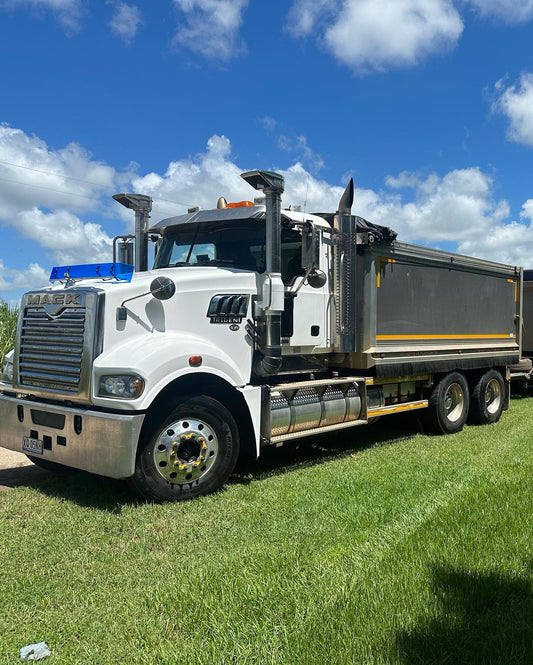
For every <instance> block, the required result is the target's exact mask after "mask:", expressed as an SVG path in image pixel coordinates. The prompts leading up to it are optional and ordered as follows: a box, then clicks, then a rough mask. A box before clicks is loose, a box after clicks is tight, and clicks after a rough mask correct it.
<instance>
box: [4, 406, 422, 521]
mask: <svg viewBox="0 0 533 665" xmlns="http://www.w3.org/2000/svg"><path fill="white" fill-rule="evenodd" d="M413 416H414V414H400V415H399V416H397V417H396V418H394V419H382V420H379V421H377V422H376V423H375V424H373V425H371V426H369V427H356V428H354V429H352V430H349V431H347V430H344V431H340V432H333V433H331V434H328V435H326V434H321V435H317V436H314V437H305V438H302V439H297V440H295V441H293V442H292V443H290V444H288V445H286V446H283V447H281V448H276V447H267V448H264V449H263V450H262V451H261V457H260V458H259V459H258V460H246V461H245V460H241V461H240V462H239V464H238V465H237V468H236V470H235V472H234V473H233V474H232V476H231V477H230V479H229V480H228V482H227V483H226V485H227V486H231V485H234V484H240V485H248V484H250V483H252V482H254V481H261V480H263V479H265V478H268V477H271V476H276V475H281V474H284V473H288V472H290V471H292V470H296V469H301V468H306V467H311V466H316V465H318V464H324V463H326V462H329V461H331V460H334V459H338V458H342V457H346V455H348V454H357V452H358V451H362V450H365V449H367V448H371V447H373V446H376V445H388V444H389V443H394V442H397V441H399V440H400V439H405V438H412V437H414V436H416V435H417V434H418V433H419V431H420V428H419V426H418V424H417V420H416V418H414V417H413ZM15 487H31V488H33V489H36V490H38V491H39V492H42V493H43V494H46V495H47V496H50V497H53V498H59V499H61V500H67V501H72V502H74V503H76V504H77V505H79V506H84V507H88V508H95V509H97V510H102V511H106V512H111V513H120V512H121V510H122V508H123V507H125V506H131V505H138V504H141V503H146V501H143V499H141V498H139V497H137V496H136V495H135V494H134V493H133V491H132V490H131V489H130V488H129V486H128V484H127V483H126V482H125V481H121V480H113V479H112V478H104V477H103V476H97V475H94V474H90V473H85V472H83V471H76V470H74V469H66V470H65V471H64V472H62V473H50V472H48V471H44V470H43V469H40V468H38V467H37V466H34V465H30V466H25V467H17V468H12V469H3V470H0V488H2V489H4V490H9V489H12V488H15ZM220 491H222V492H223V491H224V488H222V490H220Z"/></svg>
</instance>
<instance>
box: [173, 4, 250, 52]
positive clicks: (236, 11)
mask: <svg viewBox="0 0 533 665" xmlns="http://www.w3.org/2000/svg"><path fill="white" fill-rule="evenodd" d="M174 4H175V6H176V7H177V8H178V9H179V10H180V12H181V14H182V15H183V17H184V19H185V25H184V26H182V27H180V28H179V29H178V31H177V32H176V36H175V41H176V43H177V44H180V45H182V46H185V47H187V48H189V49H190V50H191V51H193V52H194V53H197V54H199V55H201V56H203V57H205V58H207V59H208V60H218V61H221V62H227V61H228V60H230V59H231V58H233V57H235V56H236V55H238V54H239V53H241V52H242V51H243V49H244V44H243V42H242V40H241V39H240V36H239V29H240V27H241V24H242V15H243V12H244V10H245V9H246V7H247V6H248V0H174Z"/></svg>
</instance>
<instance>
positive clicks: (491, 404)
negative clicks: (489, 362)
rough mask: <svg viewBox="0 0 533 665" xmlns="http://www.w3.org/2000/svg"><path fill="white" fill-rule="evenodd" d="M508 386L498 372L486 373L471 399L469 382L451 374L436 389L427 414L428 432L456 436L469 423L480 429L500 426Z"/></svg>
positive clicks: (476, 386)
mask: <svg viewBox="0 0 533 665" xmlns="http://www.w3.org/2000/svg"><path fill="white" fill-rule="evenodd" d="M504 397H505V383H504V379H503V376H502V374H501V373H500V372H498V371H497V370H495V369H491V370H489V371H488V372H485V374H483V375H482V376H481V377H480V379H479V380H478V381H477V383H476V385H475V386H474V390H473V391H472V395H471V396H470V393H469V389H468V383H467V381H466V378H465V377H464V375H463V374H461V373H460V372H451V373H450V374H447V375H446V376H445V377H443V378H442V379H441V380H440V382H439V383H438V384H437V385H436V386H435V388H434V389H433V392H432V393H431V395H430V397H429V400H428V409H427V411H426V414H425V424H426V426H427V428H428V429H429V430H430V431H432V432H435V433H436V434H453V433H454V432H459V431H460V430H462V429H463V427H464V424H465V423H466V421H467V418H468V421H469V422H471V423H475V424H479V425H485V424H489V423H495V422H497V421H498V420H499V419H500V417H501V415H502V411H503V406H504Z"/></svg>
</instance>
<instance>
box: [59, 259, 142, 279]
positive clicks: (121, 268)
mask: <svg viewBox="0 0 533 665" xmlns="http://www.w3.org/2000/svg"><path fill="white" fill-rule="evenodd" d="M133 270H134V268H133V266H130V265H129V264H128V263H86V264H82V265H77V266H55V267H54V268H52V272H51V273H50V281H51V282H55V281H56V280H62V279H65V280H69V279H74V280H76V279H95V278H97V277H100V278H101V279H117V280H120V281H123V282H131V276H132V274H133Z"/></svg>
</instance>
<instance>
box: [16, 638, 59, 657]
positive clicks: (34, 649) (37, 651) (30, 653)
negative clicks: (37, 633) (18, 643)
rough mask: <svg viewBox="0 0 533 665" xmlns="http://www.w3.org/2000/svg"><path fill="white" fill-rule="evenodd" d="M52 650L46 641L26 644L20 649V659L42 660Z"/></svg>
mask: <svg viewBox="0 0 533 665" xmlns="http://www.w3.org/2000/svg"><path fill="white" fill-rule="evenodd" d="M51 653H52V652H51V651H50V649H49V648H48V645H47V644H46V642H37V644H28V646H27V647H22V649H21V650H20V660H42V659H43V658H46V657H47V656H49V655H50V654H51Z"/></svg>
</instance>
